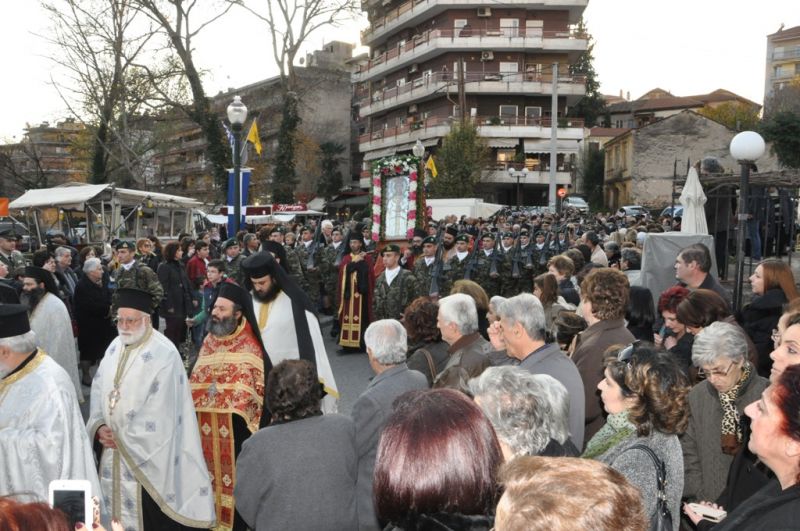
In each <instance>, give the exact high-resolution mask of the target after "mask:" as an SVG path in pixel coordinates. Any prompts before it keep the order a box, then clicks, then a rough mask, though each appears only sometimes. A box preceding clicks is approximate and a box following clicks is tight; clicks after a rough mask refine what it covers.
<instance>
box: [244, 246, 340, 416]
mask: <svg viewBox="0 0 800 531" xmlns="http://www.w3.org/2000/svg"><path fill="white" fill-rule="evenodd" d="M272 243H274V242H263V245H264V248H265V251H262V252H260V253H256V254H253V255H251V256H249V257H247V258H246V259H245V260H244V262H242V271H243V272H244V275H245V288H246V289H248V290H250V292H251V294H252V296H253V310H254V312H255V316H256V319H257V320H258V327H259V329H260V330H261V338H262V339H263V341H264V346H265V347H266V349H267V352H268V353H269V357H270V360H271V361H272V365H273V367H274V366H275V365H277V364H278V363H280V362H281V361H283V360H285V359H304V360H307V361H310V362H311V363H313V364H314V365H315V367H316V369H317V376H318V377H319V380H320V383H321V384H322V385H323V387H324V389H325V393H326V394H325V397H324V398H323V399H322V411H323V413H336V412H337V410H338V406H337V403H338V400H339V391H338V389H337V387H336V381H335V380H334V379H333V371H332V370H331V364H330V361H329V360H328V353H327V351H326V350H325V342H324V340H323V339H322V332H321V330H320V328H319V320H318V319H317V316H316V315H315V314H314V307H313V304H312V303H311V299H309V298H308V295H306V294H305V292H303V290H301V289H300V288H299V287H298V286H297V284H296V283H295V282H294V281H293V280H292V279H291V277H290V276H289V275H288V274H287V273H286V271H285V269H283V266H282V265H279V262H278V261H277V260H275V258H274V256H273V254H272V253H271V249H270V244H272ZM278 245H279V244H278ZM276 253H278V254H280V251H278V250H277V249H276Z"/></svg>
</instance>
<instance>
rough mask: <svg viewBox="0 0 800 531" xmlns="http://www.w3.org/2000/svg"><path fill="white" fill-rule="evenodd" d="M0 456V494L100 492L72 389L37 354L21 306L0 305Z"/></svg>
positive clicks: (63, 374) (62, 373)
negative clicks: (85, 484) (56, 485)
mask: <svg viewBox="0 0 800 531" xmlns="http://www.w3.org/2000/svg"><path fill="white" fill-rule="evenodd" d="M0 455H2V456H3V457H2V467H0V494H10V493H31V494H33V495H34V496H35V497H36V498H37V500H36V501H47V488H48V485H49V484H50V481H52V480H54V479H85V480H88V481H89V482H90V483H91V484H92V490H93V491H94V492H96V493H99V492H100V483H99V482H98V480H97V471H96V469H95V464H94V457H93V456H92V447H91V444H89V438H88V437H87V435H86V431H85V430H84V427H83V417H82V416H81V411H80V409H79V408H78V402H77V400H76V396H75V388H74V386H73V385H72V382H71V381H70V379H69V376H67V373H66V372H65V371H64V369H63V368H62V367H61V366H59V365H58V364H57V363H56V362H55V361H53V359H52V358H50V356H48V355H47V353H46V352H44V351H43V350H41V349H39V348H37V338H36V334H35V333H34V332H33V331H31V328H30V323H29V320H28V312H27V308H26V307H25V306H23V305H21V304H0Z"/></svg>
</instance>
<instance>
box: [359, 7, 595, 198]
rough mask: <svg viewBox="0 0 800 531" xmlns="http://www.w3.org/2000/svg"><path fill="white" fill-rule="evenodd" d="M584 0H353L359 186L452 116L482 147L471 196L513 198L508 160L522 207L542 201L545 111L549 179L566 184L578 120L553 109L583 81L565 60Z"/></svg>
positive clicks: (572, 97) (573, 49)
mask: <svg viewBox="0 0 800 531" xmlns="http://www.w3.org/2000/svg"><path fill="white" fill-rule="evenodd" d="M587 3H588V0H544V1H539V2H535V1H530V0H506V1H504V2H503V3H502V4H497V3H493V2H486V1H485V0H484V1H481V0H363V1H362V9H363V10H364V11H366V12H367V15H368V18H369V22H370V26H369V28H367V29H366V30H365V31H364V32H363V33H362V36H361V42H362V43H363V44H365V45H367V46H369V48H370V54H369V56H368V57H365V58H364V59H363V60H361V61H359V62H358V64H357V65H356V70H355V73H354V74H353V76H352V79H353V83H354V99H355V107H356V110H357V113H358V127H359V138H358V149H359V152H360V153H361V154H362V155H363V162H362V185H363V186H365V187H366V186H368V176H369V173H370V165H371V163H372V162H373V161H374V160H376V159H379V158H381V157H385V156H388V155H392V154H395V153H409V152H410V151H411V148H412V147H413V145H414V143H415V142H416V141H417V140H420V141H421V142H422V143H423V144H424V145H425V146H426V149H427V150H429V151H430V152H433V153H434V154H435V152H436V148H437V147H438V146H441V141H442V138H443V137H444V136H446V135H447V133H448V131H449V130H450V126H451V124H452V123H453V122H454V121H457V120H459V119H460V118H461V116H462V113H463V115H464V116H465V117H468V119H470V120H473V121H474V122H475V123H476V124H477V125H478V126H479V131H480V134H481V136H483V137H485V138H486V140H487V144H488V146H489V147H490V148H491V160H492V163H491V165H490V167H489V168H486V169H485V171H484V172H483V178H482V181H483V183H484V186H485V190H484V193H483V194H482V195H483V196H484V197H485V198H486V199H488V200H491V201H493V202H499V203H506V204H512V203H515V202H516V183H517V177H516V176H514V175H513V173H514V172H509V169H511V168H513V169H514V170H521V169H522V168H523V167H524V168H527V170H528V172H527V176H526V178H525V182H524V183H523V186H524V188H523V201H522V202H523V204H526V205H535V204H546V203H547V185H548V182H549V168H550V164H551V161H550V154H549V150H550V130H551V123H553V119H554V118H555V120H556V124H557V126H558V128H557V130H558V143H557V146H558V157H557V159H556V160H555V161H553V164H556V165H557V174H556V175H557V183H558V184H560V185H567V184H570V183H571V182H572V178H573V170H572V169H573V166H574V163H575V159H576V157H577V152H578V146H579V142H580V141H581V140H582V138H583V122H582V121H581V120H579V119H572V118H569V119H567V118H564V117H566V116H567V112H568V110H569V108H570V107H571V106H572V105H574V104H575V103H577V102H578V101H579V100H580V99H581V97H582V96H583V95H584V93H585V79H583V78H582V77H580V76H571V75H570V74H569V66H570V64H572V63H574V62H575V61H576V59H577V58H578V57H579V56H580V54H581V53H582V52H583V51H585V50H586V47H587V38H586V36H585V35H580V34H577V32H576V31H575V30H574V26H575V25H576V24H577V23H578V21H579V20H580V18H581V16H582V14H583V11H584V10H585V8H586V6H587ZM554 63H557V64H558V70H557V71H555V72H554V70H553V64H554ZM459 65H463V71H462V72H460V71H459ZM460 89H461V90H463V96H462V97H460V96H459V90H460ZM553 90H556V93H557V96H558V97H557V109H556V113H555V114H556V115H555V117H554V116H553V113H552V111H551V107H552V105H551V95H552V94H553ZM459 101H461V102H463V107H464V108H463V109H461V106H460V105H459ZM517 173H519V172H517Z"/></svg>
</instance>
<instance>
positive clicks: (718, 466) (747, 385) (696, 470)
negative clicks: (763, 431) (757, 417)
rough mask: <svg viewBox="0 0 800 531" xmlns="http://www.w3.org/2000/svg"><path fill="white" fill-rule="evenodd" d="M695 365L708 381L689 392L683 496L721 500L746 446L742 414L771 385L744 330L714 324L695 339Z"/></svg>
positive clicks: (682, 440)
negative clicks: (751, 354)
mask: <svg viewBox="0 0 800 531" xmlns="http://www.w3.org/2000/svg"><path fill="white" fill-rule="evenodd" d="M692 363H693V364H694V366H695V367H697V368H698V374H699V375H700V376H701V377H705V380H704V381H702V382H700V383H699V384H697V385H696V386H694V388H692V390H691V391H690V392H689V425H688V426H687V428H686V433H684V434H683V436H682V437H681V446H682V447H683V462H684V472H685V475H684V494H683V496H684V498H688V499H699V500H716V499H717V497H718V496H719V495H720V493H721V492H722V490H723V489H724V487H725V481H726V478H727V475H728V469H729V468H730V465H731V461H732V460H733V456H734V455H735V454H736V452H737V451H738V450H739V449H740V447H741V445H742V437H743V430H742V424H741V420H742V419H741V415H742V412H743V411H744V408H745V406H746V405H747V404H749V403H750V402H752V401H754V400H756V399H757V398H758V397H759V396H761V392H762V391H763V390H764V389H766V387H767V385H768V384H769V382H768V381H767V380H766V379H765V378H762V377H761V376H758V375H757V374H756V372H755V370H754V367H753V366H752V365H751V364H750V362H749V361H748V359H747V342H746V341H745V336H744V333H743V332H742V330H741V329H740V328H739V327H737V326H734V325H732V324H729V323H723V322H716V323H711V324H710V325H709V326H707V327H705V328H703V330H702V331H701V332H700V333H699V334H698V335H697V336H696V337H695V339H694V345H693V346H692Z"/></svg>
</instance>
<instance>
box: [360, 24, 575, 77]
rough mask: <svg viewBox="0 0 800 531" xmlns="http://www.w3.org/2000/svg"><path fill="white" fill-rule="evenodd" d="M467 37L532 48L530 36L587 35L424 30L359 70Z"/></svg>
mask: <svg viewBox="0 0 800 531" xmlns="http://www.w3.org/2000/svg"><path fill="white" fill-rule="evenodd" d="M467 39H474V41H473V42H474V44H475V46H478V47H480V46H482V43H483V42H484V41H491V43H492V44H493V45H495V46H498V45H499V46H515V45H516V46H520V47H525V48H531V47H532V46H531V40H534V39H537V40H543V39H564V40H575V41H577V40H582V39H584V40H585V39H586V37H585V36H584V35H579V34H577V33H575V32H571V31H569V30H564V31H542V29H541V28H500V29H494V30H491V29H481V30H478V29H471V28H462V29H453V30H441V29H436V30H428V31H426V32H424V33H422V34H419V35H415V36H414V37H412V38H411V39H409V40H407V41H406V42H405V43H404V44H403V45H401V46H393V47H392V48H391V49H389V50H387V51H385V52H384V53H382V54H380V55H378V56H377V57H373V58H372V59H370V60H369V61H368V62H367V63H366V64H362V65H359V66H358V68H357V69H356V72H355V73H356V74H365V73H369V72H370V71H371V70H374V69H375V68H377V67H380V66H383V65H385V64H386V63H388V62H391V61H393V60H395V59H397V58H399V57H403V56H405V55H407V54H410V53H411V52H412V51H414V50H415V49H418V48H421V47H423V46H426V45H428V44H431V43H434V44H437V45H440V46H441V45H442V41H447V42H448V43H456V44H463V45H464V46H467V45H469V44H471V42H470V41H467ZM501 39H505V40H506V41H507V42H506V43H502V44H498V40H501Z"/></svg>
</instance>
